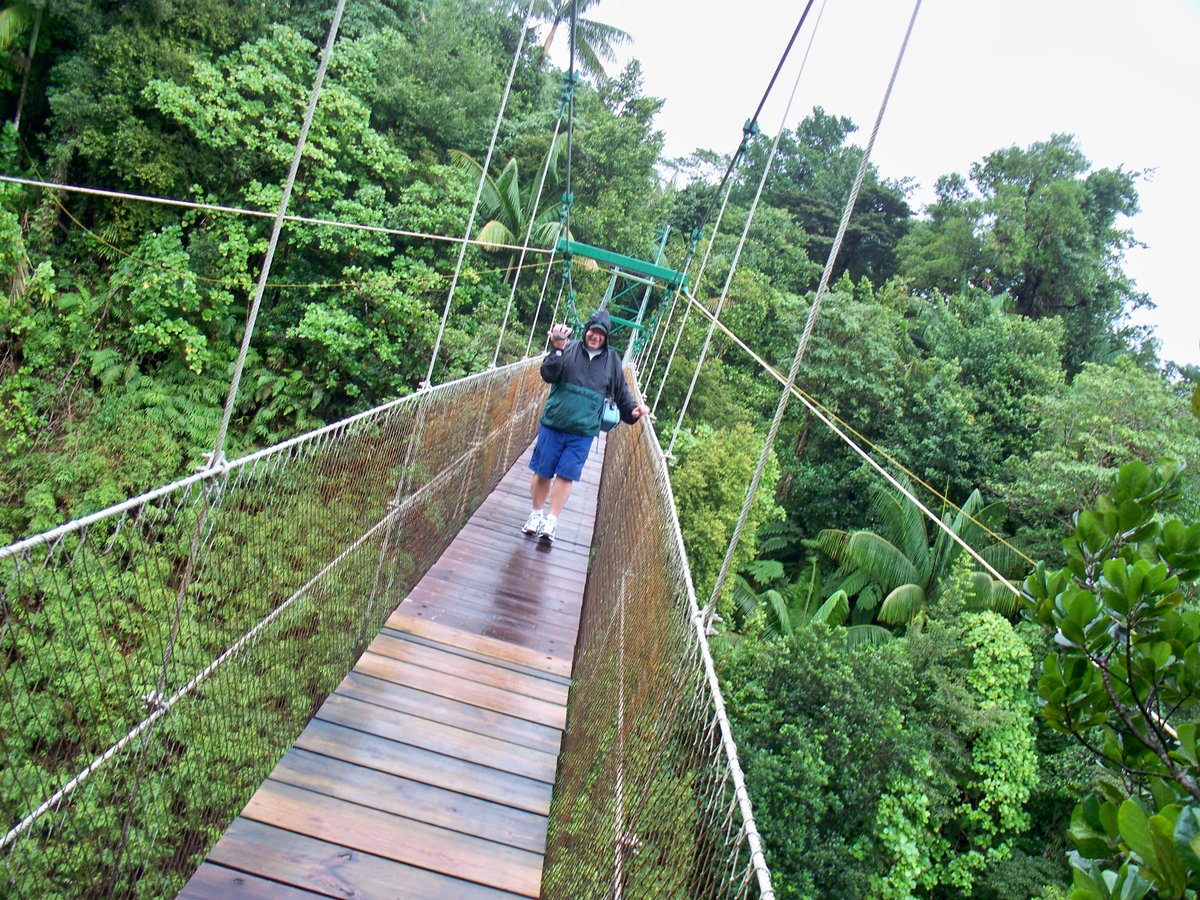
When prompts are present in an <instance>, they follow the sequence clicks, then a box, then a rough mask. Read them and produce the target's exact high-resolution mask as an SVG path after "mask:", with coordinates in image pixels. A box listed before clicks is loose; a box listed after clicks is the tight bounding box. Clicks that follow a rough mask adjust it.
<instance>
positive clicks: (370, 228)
mask: <svg viewBox="0 0 1200 900" xmlns="http://www.w3.org/2000/svg"><path fill="white" fill-rule="evenodd" d="M0 182H7V183H9V184H20V185H24V186H26V187H36V188H43V189H45V190H51V191H66V192H68V193H75V194H86V195H88V196H92V197H105V198H108V199H112V200H133V201H137V202H142V203H157V204H161V205H163V206H176V207H179V208H181V209H194V210H197V211H198V212H218V213H231V214H234V215H239V216H252V217H255V218H260V219H270V218H272V217H274V216H277V215H278V213H277V212H268V211H267V210H262V209H249V208H247V207H243V206H222V205H220V204H218V203H199V202H196V201H192V200H173V199H171V198H169V197H155V196H152V195H149V194H130V193H126V192H125V191H110V190H104V189H102V188H90V187H81V186H79V185H73V184H60V183H58V182H56V181H36V180H34V179H32V178H18V177H16V176H15V175H0ZM283 221H285V222H290V223H293V224H298V225H316V226H319V227H322V228H345V229H348V230H352V231H366V232H370V233H372V234H386V235H391V236H394V237H406V238H417V239H420V240H427V241H443V242H445V243H449V244H470V245H472V246H476V247H488V248H493V249H497V250H529V251H531V252H533V253H549V252H550V251H549V250H544V249H542V248H540V247H527V246H523V245H521V244H495V243H492V242H491V241H477V240H474V239H468V238H461V237H450V236H449V235H445V234H430V233H429V232H427V231H409V230H407V229H404V228H388V227H387V226H384V225H364V224H362V223H359V222H342V221H339V220H337V219H317V218H313V217H311V216H295V215H292V214H290V213H289V214H288V215H285V216H284V217H283Z"/></svg>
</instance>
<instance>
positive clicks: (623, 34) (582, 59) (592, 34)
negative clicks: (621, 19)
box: [515, 0, 633, 78]
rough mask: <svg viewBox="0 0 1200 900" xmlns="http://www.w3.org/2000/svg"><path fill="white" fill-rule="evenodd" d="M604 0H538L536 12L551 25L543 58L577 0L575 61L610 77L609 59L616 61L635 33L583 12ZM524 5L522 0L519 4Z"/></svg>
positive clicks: (597, 74) (591, 72)
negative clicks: (608, 70)
mask: <svg viewBox="0 0 1200 900" xmlns="http://www.w3.org/2000/svg"><path fill="white" fill-rule="evenodd" d="M599 2H600V0H535V2H534V4H533V15H534V16H536V17H537V18H538V19H540V20H541V21H543V22H547V23H549V25H550V30H549V32H547V34H546V39H545V40H544V41H543V42H542V57H541V62H543V63H544V62H545V61H546V58H547V57H548V56H549V55H550V46H551V44H553V43H554V37H555V35H556V34H557V33H558V26H559V25H562V24H564V23H566V24H568V25H569V24H570V21H571V4H572V3H577V4H578V7H577V9H576V18H575V62H576V64H577V65H578V66H579V68H580V69H581V70H582V71H583V72H584V73H585V74H588V75H591V76H593V77H594V78H605V77H607V76H606V75H605V72H604V63H605V62H615V61H616V58H617V51H616V48H617V47H619V46H620V45H621V44H625V43H628V42H629V41H631V40H633V37H632V36H631V35H630V34H629V32H627V31H622V30H621V29H620V28H617V27H616V26H615V25H605V24H604V23H603V22H597V21H595V20H594V19H585V18H583V17H582V16H581V15H580V13H583V12H584V11H586V10H587V9H588V8H589V7H592V6H595V5H596V4H597V3H599ZM515 5H517V6H520V7H524V6H525V4H524V3H521V2H520V0H518V2H517V3H516V4H515Z"/></svg>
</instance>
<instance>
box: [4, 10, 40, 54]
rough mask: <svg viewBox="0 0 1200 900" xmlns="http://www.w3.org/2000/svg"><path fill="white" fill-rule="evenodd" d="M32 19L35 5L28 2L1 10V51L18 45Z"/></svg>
mask: <svg viewBox="0 0 1200 900" xmlns="http://www.w3.org/2000/svg"><path fill="white" fill-rule="evenodd" d="M32 18H33V5H32V4H31V3H28V2H18V3H10V4H9V5H8V6H7V7H5V8H4V9H2V10H0V50H7V49H9V48H10V47H12V46H13V45H14V44H16V42H17V38H19V37H20V36H21V35H22V33H24V31H25V29H26V28H28V27H29V22H30V19H32Z"/></svg>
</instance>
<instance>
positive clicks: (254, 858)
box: [180, 819, 516, 900]
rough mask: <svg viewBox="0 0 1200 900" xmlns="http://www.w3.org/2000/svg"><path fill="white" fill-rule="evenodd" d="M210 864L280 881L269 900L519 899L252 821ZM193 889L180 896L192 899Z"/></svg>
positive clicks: (230, 834) (229, 835)
mask: <svg viewBox="0 0 1200 900" xmlns="http://www.w3.org/2000/svg"><path fill="white" fill-rule="evenodd" d="M209 859H210V861H211V862H213V863H216V864H219V865H223V866H226V867H228V868H229V869H230V870H232V871H237V867H238V866H240V865H245V864H246V863H247V861H249V862H252V863H253V864H254V866H255V871H256V872H258V873H259V874H261V875H262V876H263V877H265V878H272V879H274V882H272V883H274V884H275V886H276V887H277V888H279V889H280V891H281V892H280V893H277V894H274V895H272V894H268V895H266V896H267V897H272V896H284V897H286V896H287V895H286V894H283V893H282V891H283V890H286V889H287V888H286V887H285V885H287V886H290V887H291V888H292V889H299V890H304V891H309V892H311V893H312V894H315V895H317V896H322V897H337V898H339V900H346V898H349V897H353V898H355V900H371V898H385V897H386V898H397V900H418V898H420V900H428V898H430V897H454V898H456V900H459V898H461V900H512V898H513V897H515V896H516V895H515V894H511V893H508V892H506V891H498V890H495V889H494V888H488V887H485V886H483V885H479V884H474V883H472V882H469V881H463V880H461V879H458V878H451V877H448V876H445V875H442V874H440V873H437V872H431V871H429V870H427V869H422V868H420V867H418V866H411V865H407V864H404V863H400V862H397V861H396V860H392V859H387V858H385V857H382V856H375V855H373V854H370V853H364V852H362V851H361V850H355V849H351V848H348V847H345V846H343V845H341V844H339V843H337V842H336V841H322V840H318V839H316V838H312V837H309V836H307V835H303V834H298V833H296V832H293V831H287V830H285V829H283V828H276V827H274V826H272V825H265V824H263V823H262V822H255V821H253V820H251V819H238V820H236V821H235V822H234V823H233V825H231V826H230V827H229V830H228V831H227V832H226V833H225V836H224V837H223V838H222V839H221V842H220V843H219V844H217V846H216V848H215V849H214V850H213V852H212V855H211V856H210V857H209ZM190 888H191V884H190V883H189V884H188V889H190ZM188 889H185V893H184V894H181V895H180V896H187V897H189V898H191V897H192V896H193V895H192V894H190V893H188V892H187V890H188ZM197 896H204V895H197ZM216 900H220V898H216Z"/></svg>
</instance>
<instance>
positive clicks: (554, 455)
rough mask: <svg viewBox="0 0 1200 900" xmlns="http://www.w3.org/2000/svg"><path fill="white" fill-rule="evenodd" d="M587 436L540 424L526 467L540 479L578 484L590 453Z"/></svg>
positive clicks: (589, 436)
mask: <svg viewBox="0 0 1200 900" xmlns="http://www.w3.org/2000/svg"><path fill="white" fill-rule="evenodd" d="M592 440H593V437H592V436H591V435H586V434H567V433H566V432H565V431H556V430H554V429H553V428H548V427H547V426H545V425H542V426H540V427H539V428H538V436H537V444H536V445H535V446H534V448H533V459H531V460H529V468H531V469H532V470H533V472H534V474H535V475H540V476H541V477H542V478H553V477H554V476H555V475H557V476H558V477H559V478H563V479H566V480H567V481H578V480H579V476H580V475H582V474H583V464H584V463H585V462H587V458H588V453H590V452H591V450H592Z"/></svg>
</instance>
